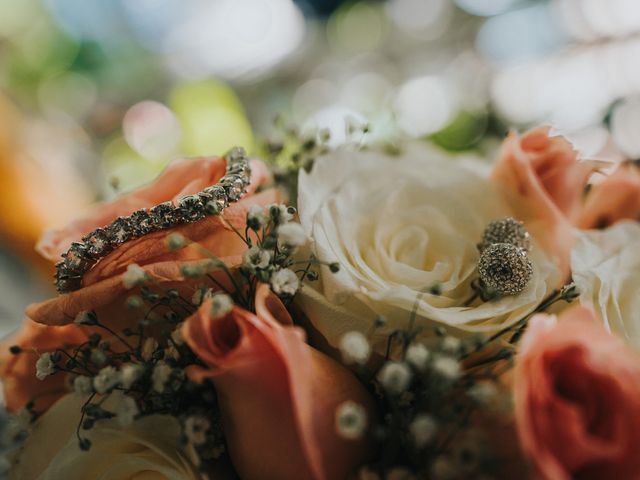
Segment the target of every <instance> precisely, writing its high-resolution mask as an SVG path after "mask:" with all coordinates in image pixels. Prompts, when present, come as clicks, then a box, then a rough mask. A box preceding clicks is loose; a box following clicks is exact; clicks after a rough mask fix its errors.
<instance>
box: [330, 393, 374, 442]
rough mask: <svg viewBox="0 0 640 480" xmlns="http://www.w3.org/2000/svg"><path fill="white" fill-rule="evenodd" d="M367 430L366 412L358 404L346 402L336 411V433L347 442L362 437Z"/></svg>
mask: <svg viewBox="0 0 640 480" xmlns="http://www.w3.org/2000/svg"><path fill="white" fill-rule="evenodd" d="M366 428H367V412H366V411H365V409H364V407H363V406H362V405H360V404H358V403H355V402H352V401H350V400H347V401H346V402H343V403H341V404H340V405H339V406H338V408H337V409H336V431H337V432H338V434H339V435H340V436H341V437H343V438H346V439H347V440H357V439H359V438H361V437H362V435H363V434H364V431H365V430H366Z"/></svg>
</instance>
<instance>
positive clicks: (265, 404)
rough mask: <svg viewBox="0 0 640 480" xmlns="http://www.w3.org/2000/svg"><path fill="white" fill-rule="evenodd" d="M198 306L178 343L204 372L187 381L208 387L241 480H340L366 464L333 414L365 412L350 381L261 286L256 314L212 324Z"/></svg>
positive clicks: (363, 397)
mask: <svg viewBox="0 0 640 480" xmlns="http://www.w3.org/2000/svg"><path fill="white" fill-rule="evenodd" d="M210 312H211V303H210V302H206V303H204V304H203V305H202V306H201V308H200V309H199V310H198V312H197V313H196V314H194V315H193V316H192V317H190V318H189V319H187V321H186V322H185V326H184V330H183V335H184V338H185V340H186V342H187V343H188V344H189V346H190V347H191V348H192V349H193V350H194V351H195V352H196V353H197V354H198V356H199V357H200V358H201V359H202V361H203V362H204V363H205V365H206V367H193V368H192V369H190V370H189V371H188V372H187V374H188V375H189V377H190V378H191V379H193V380H194V381H203V380H204V379H207V378H209V379H211V380H212V381H213V383H214V384H215V386H216V388H217V391H218V396H219V401H220V408H221V410H222V414H223V422H224V427H225V434H226V438H227V442H228V444H229V451H230V455H231V459H232V460H233V462H234V465H235V467H236V469H237V471H238V473H239V474H240V477H241V478H243V479H244V480H254V479H260V480H269V479H274V480H276V479H277V480H287V479H291V480H298V479H303V478H304V479H308V480H328V479H331V480H340V479H344V478H346V477H347V476H348V475H349V474H350V473H351V472H352V471H353V470H354V469H355V467H357V466H358V464H359V463H361V462H363V461H364V460H365V459H366V453H367V449H366V445H365V444H364V442H363V441H356V440H347V439H344V438H341V437H340V436H338V434H337V432H336V427H335V411H336V407H337V406H338V405H340V404H341V403H342V402H344V401H346V400H351V401H354V402H356V403H359V404H361V405H363V406H365V407H366V408H368V411H369V412H371V411H372V410H371V399H370V398H369V396H368V394H367V392H366V391H365V389H364V387H363V386H362V385H361V384H360V383H359V382H358V381H357V380H356V379H355V378H354V377H353V376H352V374H351V373H350V372H349V371H348V370H346V369H345V368H343V367H342V366H340V365H339V364H338V363H336V362H335V361H333V360H331V359H330V358H328V357H326V356H325V355H323V354H321V353H319V352H318V351H316V350H314V349H313V348H311V347H310V346H309V345H307V344H306V343H305V335H304V332H303V331H302V330H301V329H299V328H298V327H295V326H293V324H292V320H291V317H290V316H289V314H288V313H287V311H286V309H285V308H284V306H283V305H282V303H281V302H280V300H279V299H278V298H277V297H275V295H273V294H272V293H271V292H270V291H269V288H268V286H266V285H262V286H261V287H260V288H259V290H258V293H257V294H256V312H257V313H256V314H255V315H254V314H252V313H250V312H248V311H245V310H242V309H240V308H238V307H234V308H233V310H232V311H231V312H230V313H228V314H227V315H225V316H223V317H221V318H212V316H211V314H210Z"/></svg>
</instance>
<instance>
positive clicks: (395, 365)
mask: <svg viewBox="0 0 640 480" xmlns="http://www.w3.org/2000/svg"><path fill="white" fill-rule="evenodd" d="M378 381H379V382H380V384H381V385H382V387H383V388H384V389H385V390H386V391H387V393H390V394H392V395H398V394H400V393H402V392H404V391H405V390H406V389H407V387H409V383H410V382H411V370H410V369H409V367H408V366H407V364H406V363H402V362H387V363H385V365H384V366H383V367H382V368H381V369H380V371H379V372H378Z"/></svg>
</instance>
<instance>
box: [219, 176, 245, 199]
mask: <svg viewBox="0 0 640 480" xmlns="http://www.w3.org/2000/svg"><path fill="white" fill-rule="evenodd" d="M220 183H221V185H222V186H223V187H224V190H225V192H227V197H228V198H229V201H230V202H236V201H238V200H240V197H242V194H243V193H244V181H243V180H242V177H240V176H238V175H225V176H224V177H222V179H221V180H220Z"/></svg>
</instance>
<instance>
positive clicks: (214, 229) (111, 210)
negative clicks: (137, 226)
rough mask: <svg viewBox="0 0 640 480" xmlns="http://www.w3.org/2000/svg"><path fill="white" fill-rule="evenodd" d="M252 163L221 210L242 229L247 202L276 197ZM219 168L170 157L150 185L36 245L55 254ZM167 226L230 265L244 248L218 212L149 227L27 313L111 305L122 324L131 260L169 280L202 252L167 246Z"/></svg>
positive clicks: (192, 189)
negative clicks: (77, 284) (76, 285)
mask: <svg viewBox="0 0 640 480" xmlns="http://www.w3.org/2000/svg"><path fill="white" fill-rule="evenodd" d="M251 168H252V175H251V185H249V187H248V189H247V190H248V191H247V193H246V194H245V196H244V197H243V198H242V199H241V200H240V201H239V202H237V203H234V204H231V205H230V206H229V207H228V208H227V209H226V210H225V211H224V213H223V215H222V217H223V218H224V220H225V221H226V222H228V223H229V224H231V225H233V226H234V227H235V228H241V229H243V230H244V224H245V221H246V213H247V210H248V208H249V207H250V206H252V205H254V204H258V205H264V206H266V205H268V204H271V203H274V202H278V201H281V198H280V195H279V193H278V192H277V191H276V190H275V189H267V190H264V191H262V192H260V193H256V190H257V189H258V188H259V187H261V186H263V185H264V184H265V183H266V182H268V180H269V176H268V171H267V168H266V166H265V165H264V164H263V163H262V162H260V161H253V162H252V164H251ZM224 173H225V161H224V160H223V159H222V158H218V157H207V158H197V159H191V160H178V161H176V162H173V163H172V164H170V165H169V167H168V168H167V169H166V170H165V171H164V173H162V174H161V175H160V177H158V179H157V180H156V181H155V182H153V183H151V184H150V185H148V186H145V187H142V188H140V189H139V190H136V191H133V192H131V193H128V194H126V195H123V196H122V197H120V198H118V199H117V200H115V201H113V202H111V203H106V204H104V205H102V206H100V207H98V208H97V209H96V211H95V213H94V214H92V215H91V216H89V217H87V218H84V219H82V220H78V221H76V222H73V223H71V224H70V225H68V226H67V227H66V228H64V229H62V230H57V231H53V232H49V233H48V234H46V235H45V236H44V238H43V239H42V240H41V241H40V243H39V244H38V249H39V251H40V252H41V253H42V254H43V255H45V256H46V257H47V258H49V259H50V260H52V261H53V260H57V259H59V258H60V255H61V254H62V253H63V252H64V251H66V249H67V248H68V247H69V245H70V244H71V242H72V241H74V240H78V239H80V238H82V237H83V236H84V235H85V234H87V233H88V232H90V231H92V230H93V229H95V228H98V227H102V226H104V225H106V224H108V223H110V222H111V221H112V220H114V219H115V218H117V217H118V216H123V215H129V214H131V213H132V212H134V211H135V210H138V209H140V208H150V207H153V206H154V205H157V204H159V203H162V202H165V201H168V200H172V199H176V198H178V197H181V196H183V195H189V194H193V193H196V192H198V191H201V190H202V189H204V188H205V187H206V186H208V185H212V184H215V183H216V182H217V181H218V180H219V179H220V178H221V177H222V175H224ZM169 232H176V233H180V234H182V235H184V236H185V237H186V238H188V239H190V240H192V241H194V242H198V243H199V244H200V245H201V246H203V247H205V248H206V249H208V250H209V251H210V252H211V253H213V254H214V255H215V256H217V257H218V258H220V259H221V260H223V261H224V262H225V263H226V264H227V265H229V266H233V265H237V264H238V263H239V262H240V261H241V255H242V253H243V252H244V250H245V249H246V245H245V244H244V243H243V242H242V240H241V239H240V238H239V237H238V236H237V235H236V234H235V233H234V232H233V231H232V229H231V228H229V227H228V226H227V225H226V224H225V223H224V222H223V220H222V219H221V218H220V217H217V216H214V217H206V218H204V219H202V220H200V221H198V222H195V223H190V224H185V225H180V226H176V227H175V228H173V229H170V230H163V231H157V232H153V233H150V234H148V235H145V236H143V237H140V238H137V239H134V240H131V241H129V242H127V243H125V244H124V245H122V246H121V247H119V248H117V249H115V250H114V251H113V252H111V253H110V254H109V255H107V256H106V257H105V258H103V259H102V260H101V261H100V262H99V263H98V264H97V265H96V266H95V267H94V268H93V269H92V270H90V271H89V272H87V273H86V274H85V275H84V278H83V288H81V289H79V290H76V291H74V292H71V293H68V294H65V295H59V296H58V297H56V298H53V299H51V300H48V301H46V302H43V303H39V304H35V305H31V306H29V307H28V309H27V315H28V316H29V318H31V319H33V320H35V321H36V322H40V323H45V324H48V325H63V324H65V323H69V322H71V321H73V319H74V318H75V316H76V315H77V314H78V312H80V311H82V310H96V311H98V313H103V314H104V317H105V318H107V316H111V317H114V315H113V313H114V312H113V310H114V308H115V309H116V311H118V312H119V313H121V316H116V317H117V318H119V319H120V320H122V323H125V324H126V323H127V318H126V317H127V316H130V315H131V314H130V313H127V312H126V311H122V312H120V311H121V310H125V309H123V308H122V307H123V304H124V299H125V298H126V296H127V295H129V294H130V293H131V292H130V291H127V290H126V289H124V288H123V286H122V274H123V272H124V271H125V270H126V268H127V267H128V266H129V265H130V264H132V263H136V264H138V265H140V266H141V267H143V268H144V269H145V270H146V271H147V273H148V274H149V275H151V276H152V277H153V279H154V280H155V281H157V282H160V283H164V284H170V283H171V282H174V281H177V280H179V279H180V278H181V275H180V274H179V262H184V261H189V260H196V259H201V258H203V254H202V253H201V252H199V251H198V250H196V249H193V248H185V249H181V250H177V251H174V252H169V251H168V250H167V246H166V244H165V238H166V236H167V235H168V233H169Z"/></svg>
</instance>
